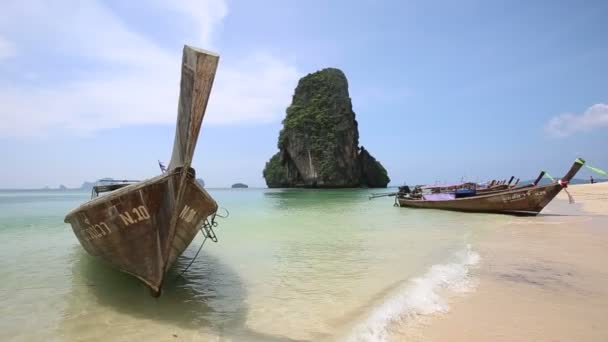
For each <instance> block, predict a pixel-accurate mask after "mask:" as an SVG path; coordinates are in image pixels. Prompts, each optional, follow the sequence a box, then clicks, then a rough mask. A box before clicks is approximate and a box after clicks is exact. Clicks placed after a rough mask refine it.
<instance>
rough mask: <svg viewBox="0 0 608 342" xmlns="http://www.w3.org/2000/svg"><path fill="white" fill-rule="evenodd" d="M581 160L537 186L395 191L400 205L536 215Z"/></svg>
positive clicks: (582, 161)
mask: <svg viewBox="0 0 608 342" xmlns="http://www.w3.org/2000/svg"><path fill="white" fill-rule="evenodd" d="M584 163H585V161H584V160H583V159H581V158H578V159H577V160H576V161H575V162H574V164H573V165H572V167H571V168H570V170H569V171H568V173H567V174H566V175H565V176H564V177H563V178H562V179H560V180H559V181H558V182H555V183H552V184H548V185H543V186H537V185H536V184H537V183H538V180H540V178H542V176H543V173H541V175H540V176H539V179H537V181H536V182H535V183H534V184H533V186H521V187H517V188H513V189H508V190H499V191H496V192H490V193H486V194H483V193H482V194H476V193H475V194H472V195H468V196H458V193H457V192H456V193H429V194H424V193H421V192H407V191H406V190H405V189H404V190H403V191H400V192H399V193H397V195H396V199H395V201H396V203H397V204H398V205H399V206H400V207H411V208H426V209H442V210H453V211H463V212H479V213H500V214H515V215H537V214H538V213H539V212H541V211H542V210H543V208H544V207H545V206H546V205H547V204H549V202H551V200H553V198H555V196H557V194H558V193H559V192H560V191H561V190H562V189H564V188H566V187H567V186H568V182H570V180H572V178H573V177H574V176H575V175H576V173H577V172H578V171H579V170H580V168H581V167H582V166H583V165H584Z"/></svg>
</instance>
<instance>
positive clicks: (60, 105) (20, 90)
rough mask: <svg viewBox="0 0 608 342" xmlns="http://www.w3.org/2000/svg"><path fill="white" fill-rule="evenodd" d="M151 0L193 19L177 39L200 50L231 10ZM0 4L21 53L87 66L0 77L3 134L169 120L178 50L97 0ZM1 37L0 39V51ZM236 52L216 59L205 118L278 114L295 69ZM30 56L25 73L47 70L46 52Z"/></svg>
mask: <svg viewBox="0 0 608 342" xmlns="http://www.w3.org/2000/svg"><path fill="white" fill-rule="evenodd" d="M151 4H152V5H154V6H157V7H158V8H159V9H162V10H167V11H169V12H171V13H173V14H174V15H175V16H176V21H179V23H180V24H183V22H188V23H192V25H193V26H194V27H195V29H193V31H195V32H196V34H195V37H187V38H186V39H184V37H181V38H176V40H180V41H181V40H188V42H191V41H194V42H195V43H194V45H198V46H200V47H202V48H209V46H210V45H212V39H213V33H214V30H215V29H216V28H217V26H218V25H220V24H221V21H222V19H223V18H224V17H225V16H226V14H227V13H228V12H227V7H226V4H225V2H224V1H223V0H206V1H204V0H203V1H200V0H199V1H169V0H167V1H164V0H152V2H151ZM0 12H2V13H3V17H7V18H9V19H8V20H7V21H8V23H7V21H5V22H4V23H0V35H7V36H8V37H10V38H12V40H13V41H15V42H16V43H17V44H18V45H19V52H20V53H21V50H22V48H23V51H24V55H25V54H26V53H29V54H30V55H32V54H34V55H36V56H37V55H40V56H42V57H45V56H46V54H49V55H52V56H55V58H57V56H59V57H60V58H61V57H64V56H65V58H66V59H69V60H74V61H76V63H79V64H82V65H87V66H90V68H87V69H85V70H84V71H82V70H80V71H79V72H77V71H73V70H71V69H70V68H69V67H66V70H65V73H66V76H65V78H62V79H56V78H58V76H55V78H54V79H52V80H51V81H50V82H48V81H47V82H38V83H35V82H32V81H29V82H23V81H16V82H12V83H8V82H7V81H2V80H0V136H5V137H6V136H11V137H23V136H26V137H27V136H41V135H42V136H47V135H53V133H54V132H59V131H62V130H70V132H80V133H83V134H86V133H90V132H93V131H96V130H99V129H103V128H112V127H120V126H125V125H135V124H174V123H175V117H176V112H177V97H178V91H179V76H180V75H179V71H180V67H179V64H180V63H181V51H180V50H179V49H178V51H167V50H165V49H163V48H160V47H159V45H158V44H156V43H155V42H154V41H153V39H151V38H149V37H146V36H145V35H142V34H141V33H138V32H136V31H135V30H133V29H131V28H130V27H129V26H128V25H127V23H126V22H125V21H123V19H121V18H120V17H119V16H117V15H116V14H115V13H113V12H112V11H111V10H110V9H108V8H107V7H105V6H104V5H103V4H101V3H100V2H98V1H94V0H90V1H82V2H81V1H77V2H76V1H70V0H64V1H53V2H48V1H29V2H27V3H26V5H23V4H22V3H21V1H8V2H4V3H2V4H0ZM14 37H17V38H18V39H15V38H14ZM0 38H1V37H0ZM39 42H40V43H39ZM1 44H2V40H0V54H1V53H2V51H3V50H2V45H1ZM13 51H14V50H13ZM26 57H27V56H26ZM237 57H238V58H230V59H229V61H228V62H224V58H222V57H220V66H219V69H218V73H217V76H216V81H215V83H214V89H213V91H212V94H211V99H210V102H209V110H208V111H207V115H206V118H205V122H206V123H211V124H233V123H241V122H251V123H256V122H268V121H272V120H275V119H277V118H279V117H281V116H282V113H283V112H284V108H285V107H286V106H287V105H288V104H289V101H290V96H291V93H292V91H293V88H294V87H295V84H296V81H297V77H298V72H297V70H296V68H295V67H294V66H292V65H290V64H288V63H286V62H285V61H283V60H281V59H279V58H277V57H276V56H272V55H269V54H265V53H263V52H253V53H251V54H250V55H247V56H237ZM36 60H37V63H36V64H35V65H34V67H33V68H34V70H30V69H29V68H28V70H24V72H25V71H27V73H28V74H32V73H33V74H35V73H36V72H37V71H40V72H44V71H46V69H48V68H51V66H49V65H45V58H40V59H36ZM233 60H236V61H238V62H236V63H231V61H233ZM2 67H3V69H7V68H11V65H2ZM36 67H38V68H40V69H39V70H36V69H35V68H36ZM15 68H17V66H15ZM45 68H46V69H45ZM60 71H63V70H60ZM0 72H1V70H0Z"/></svg>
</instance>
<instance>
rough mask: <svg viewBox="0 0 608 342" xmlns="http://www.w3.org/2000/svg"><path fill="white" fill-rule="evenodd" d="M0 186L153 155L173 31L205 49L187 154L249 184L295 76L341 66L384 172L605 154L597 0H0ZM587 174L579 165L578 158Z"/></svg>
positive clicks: (444, 173) (497, 166)
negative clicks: (204, 80)
mask: <svg viewBox="0 0 608 342" xmlns="http://www.w3.org/2000/svg"><path fill="white" fill-rule="evenodd" d="M0 13H2V16H1V17H0V156H1V157H2V161H3V162H4V163H3V164H4V167H2V168H0V188H30V187H43V186H46V185H48V186H52V187H56V186H58V185H59V184H65V185H67V186H79V185H80V184H81V183H82V182H83V181H85V180H94V179H97V178H101V177H116V178H136V179H143V178H147V177H151V176H154V175H156V174H158V173H159V170H158V166H157V164H156V161H157V159H160V160H164V161H167V160H168V159H169V157H170V152H171V145H172V142H173V134H174V126H175V118H176V109H177V95H178V81H179V63H180V61H181V56H180V54H181V48H182V46H183V44H185V43H187V44H190V45H194V46H198V47H202V48H206V49H210V50H214V51H217V52H218V53H219V54H220V55H221V59H220V67H219V69H218V74H217V78H216V83H215V85H214V89H213V91H212V95H211V99H210V104H209V108H208V111H207V115H206V117H205V121H204V123H203V129H202V132H201V138H200V140H199V144H198V146H197V151H196V155H195V158H194V166H195V168H196V169H197V173H198V175H199V176H201V177H203V178H204V179H205V181H206V182H207V184H208V186H212V187H222V186H229V185H230V184H232V183H235V182H245V183H247V184H249V185H252V186H264V181H263V178H262V175H261V174H262V169H263V167H264V163H265V162H266V160H267V159H268V158H269V157H270V156H271V155H272V154H274V153H275V152H276V149H277V148H276V142H277V136H278V131H279V129H280V127H281V120H282V118H283V117H284V110H285V108H286V107H287V106H288V105H289V103H290V101H291V95H292V93H293V89H294V88H295V86H296V84H297V80H298V79H299V78H300V77H302V76H304V75H306V74H307V73H310V72H313V71H316V70H318V69H321V68H325V67H338V68H340V69H342V70H343V71H344V72H345V73H346V75H347V77H348V80H349V85H350V94H351V98H352V101H353V107H354V110H355V112H356V114H357V120H358V121H359V129H360V142H361V144H362V145H364V146H365V147H366V148H367V149H368V150H369V151H370V152H371V153H372V154H373V155H374V156H375V157H376V158H377V159H378V160H380V161H381V162H382V163H383V164H384V166H385V167H386V168H387V169H388V171H389V176H390V177H391V179H392V181H393V182H392V184H400V183H402V182H408V183H432V182H435V181H437V180H440V181H454V180H459V179H460V178H461V177H462V176H465V177H466V178H467V179H471V180H484V179H487V178H492V177H502V178H507V177H509V176H510V175H512V174H514V175H516V176H519V177H522V178H523V179H529V178H534V176H536V174H537V172H538V171H539V170H540V169H546V170H547V171H549V172H550V173H551V174H553V175H559V174H561V173H563V172H565V170H566V169H567V168H568V167H569V166H570V164H571V162H572V161H573V160H574V159H575V158H576V157H578V156H582V157H584V158H586V159H587V160H588V161H589V162H590V163H591V164H592V165H594V166H597V167H600V168H608V152H607V151H608V150H607V146H608V134H607V133H608V84H607V81H608V79H607V77H606V75H608V63H607V61H608V38H607V35H606V33H608V20H605V18H606V17H608V3H607V2H605V1H596V2H593V1H586V2H584V3H582V2H577V1H560V2H555V1H546V2H543V1H537V2H534V3H531V2H528V1H494V2H490V1H458V2H455V1H450V2H440V1H419V2H418V1H383V2H382V1H316V0H311V1H255V2H254V1H230V0H226V1H223V0H208V1H205V0H202V1H201V0H199V1H169V0H152V1H148V2H144V1H138V2H128V3H127V2H124V1H92V0H91V1H67V0H60V1H34V0H31V1H27V0H25V1H14V0H7V1H2V2H1V3H0ZM580 176H581V177H588V176H589V173H588V172H587V171H585V172H583V173H581V174H580Z"/></svg>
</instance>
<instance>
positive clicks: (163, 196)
mask: <svg viewBox="0 0 608 342" xmlns="http://www.w3.org/2000/svg"><path fill="white" fill-rule="evenodd" d="M182 179H184V177H182V172H172V173H169V174H165V175H162V176H159V177H156V178H153V179H150V180H147V181H145V182H141V183H136V184H133V185H130V186H127V187H124V188H122V189H119V190H116V191H114V192H112V193H110V194H108V195H105V196H102V197H98V198H95V199H93V200H91V201H89V202H87V203H85V204H83V205H81V206H80V207H79V208H77V209H75V210H73V211H72V212H70V213H69V214H68V215H67V216H66V218H65V222H66V223H70V224H71V226H72V229H73V231H74V234H75V235H76V237H77V238H78V241H79V242H80V244H81V245H82V246H83V248H84V249H85V250H86V251H87V252H88V253H89V254H91V255H93V256H96V257H99V258H101V259H103V260H105V261H107V262H109V263H110V264H112V265H113V266H114V267H116V268H118V269H119V270H121V271H123V272H126V273H129V274H131V275H133V276H135V277H137V278H138V279H140V280H141V281H142V282H144V283H145V284H146V285H147V286H148V287H149V288H150V289H151V290H152V293H153V294H154V295H159V294H160V291H161V287H162V284H163V279H164V277H165V274H166V272H167V271H168V270H169V268H170V267H171V265H172V264H173V263H174V262H175V260H176V259H177V257H178V256H179V255H181V254H182V253H183V251H184V250H185V249H186V248H187V247H188V245H189V244H190V243H191V242H192V240H193V239H194V237H195V236H196V234H197V232H198V231H199V229H200V227H201V225H202V224H203V222H204V220H205V219H207V217H208V216H210V215H212V214H213V213H215V212H216V211H217V203H216V202H215V201H214V200H213V199H212V198H211V196H209V194H207V192H206V191H205V190H204V189H203V188H202V187H201V186H200V185H199V184H198V183H197V182H196V180H194V178H193V177H190V176H189V177H185V183H186V184H184V187H183V189H184V190H183V192H184V193H183V197H182V201H177V196H178V191H179V188H180V183H181V181H182ZM178 202H179V203H181V204H179V208H177V207H176V206H177V205H178V204H177V203H178ZM172 220H174V221H175V222H174V223H173V222H172ZM172 224H174V227H175V229H171V227H172Z"/></svg>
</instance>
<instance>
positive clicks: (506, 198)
mask: <svg viewBox="0 0 608 342" xmlns="http://www.w3.org/2000/svg"><path fill="white" fill-rule="evenodd" d="M546 194H547V191H544V190H543V191H536V192H532V191H526V192H518V193H514V194H511V195H506V196H502V202H503V203H508V202H514V201H519V200H521V199H524V198H526V197H528V196H531V195H532V196H534V197H538V196H545V195H546Z"/></svg>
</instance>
